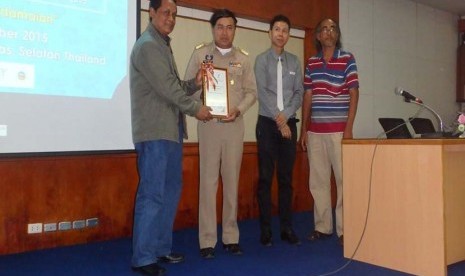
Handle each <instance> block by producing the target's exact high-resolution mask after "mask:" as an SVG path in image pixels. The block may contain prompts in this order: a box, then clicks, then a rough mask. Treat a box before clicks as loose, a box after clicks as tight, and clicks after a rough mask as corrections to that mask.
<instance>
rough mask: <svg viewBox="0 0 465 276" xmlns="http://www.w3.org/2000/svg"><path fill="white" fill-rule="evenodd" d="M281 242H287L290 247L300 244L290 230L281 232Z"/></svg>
mask: <svg viewBox="0 0 465 276" xmlns="http://www.w3.org/2000/svg"><path fill="white" fill-rule="evenodd" d="M281 240H283V241H287V242H288V243H290V244H292V245H299V244H300V240H299V238H298V237H297V236H296V234H295V233H294V230H292V229H288V230H285V231H283V232H281Z"/></svg>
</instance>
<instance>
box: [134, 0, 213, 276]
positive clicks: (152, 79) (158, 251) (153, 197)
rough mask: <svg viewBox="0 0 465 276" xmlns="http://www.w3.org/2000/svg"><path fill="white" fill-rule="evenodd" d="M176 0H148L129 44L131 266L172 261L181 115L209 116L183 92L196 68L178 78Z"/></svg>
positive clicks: (152, 267)
mask: <svg viewBox="0 0 465 276" xmlns="http://www.w3.org/2000/svg"><path fill="white" fill-rule="evenodd" d="M176 14H177V7H176V1H175V0H151V1H150V8H149V15H150V23H149V24H148V26H147V29H146V31H145V32H144V33H143V34H142V35H141V37H140V38H139V39H138V40H137V42H136V44H135V45H134V48H133V51H132V54H131V62H130V87H131V115H132V136H133V142H134V146H135V148H136V152H137V167H138V172H139V186H138V189H137V195H136V202H135V207H134V229H133V255H132V267H133V269H134V270H135V271H137V272H139V273H141V274H144V275H162V274H164V273H165V269H164V268H163V267H161V266H159V265H158V264H157V263H158V262H168V263H177V262H181V261H183V260H184V256H183V255H181V254H176V253H173V252H172V251H171V245H172V229H173V222H174V217H175V215H176V210H177V206H178V201H179V197H180V194H181V187H182V139H183V136H184V135H185V124H184V123H183V121H184V115H183V114H188V115H190V116H195V117H196V118H197V119H199V120H202V121H206V120H210V119H211V117H212V115H211V114H210V112H209V108H208V107H206V106H203V105H202V104H201V103H199V102H197V101H195V100H193V99H191V98H190V97H188V96H187V92H188V91H191V92H192V91H196V90H197V89H199V88H200V85H201V83H202V77H201V73H200V72H197V76H196V77H195V78H193V79H191V80H189V81H185V82H184V81H181V80H180V79H179V74H178V72H177V69H176V64H175V62H174V57H173V53H172V52H171V47H170V45H169V43H170V38H169V36H168V35H169V34H170V33H171V32H172V31H173V29H174V26H175V23H176Z"/></svg>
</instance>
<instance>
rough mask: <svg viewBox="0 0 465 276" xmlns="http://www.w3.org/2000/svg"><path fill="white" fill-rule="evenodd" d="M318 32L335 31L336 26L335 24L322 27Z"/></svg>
mask: <svg viewBox="0 0 465 276" xmlns="http://www.w3.org/2000/svg"><path fill="white" fill-rule="evenodd" d="M319 32H320V33H326V34H328V33H337V32H338V31H337V28H336V27H335V26H331V27H326V26H325V27H323V28H321V29H320V30H319Z"/></svg>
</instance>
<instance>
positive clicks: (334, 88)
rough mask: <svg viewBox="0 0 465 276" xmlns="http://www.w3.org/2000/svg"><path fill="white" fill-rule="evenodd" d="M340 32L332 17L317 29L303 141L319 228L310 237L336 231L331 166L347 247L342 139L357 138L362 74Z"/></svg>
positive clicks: (309, 69) (307, 69) (306, 81)
mask: <svg viewBox="0 0 465 276" xmlns="http://www.w3.org/2000/svg"><path fill="white" fill-rule="evenodd" d="M340 38H341V31H340V28H339V25H338V24H337V23H336V22H335V21H334V20H332V19H324V20H322V21H321V22H320V23H319V24H318V25H317V27H316V29H315V46H316V49H317V50H318V54H317V55H315V56H313V57H311V58H309V59H308V61H307V65H306V67H305V76H304V88H305V94H304V100H303V104H302V131H301V136H300V143H301V145H302V148H303V149H304V150H306V149H307V148H308V151H307V153H308V160H309V167H310V177H309V186H310V192H311V193H312V196H313V199H314V209H313V212H314V223H315V229H314V231H313V232H312V233H310V235H309V236H308V239H309V240H312V241H313V240H318V239H322V238H326V237H329V236H330V235H332V233H333V216H332V208H331V182H330V178H331V168H332V169H333V172H334V176H335V180H336V187H337V202H336V210H335V213H336V233H337V235H338V237H339V241H340V243H341V245H343V241H344V240H343V227H342V156H341V140H342V139H352V136H353V135H352V128H353V124H354V119H355V114H356V111H357V104H358V86H359V85H358V74H357V65H356V63H355V58H354V56H353V55H352V54H351V53H349V52H345V51H343V50H342V49H341V39H340Z"/></svg>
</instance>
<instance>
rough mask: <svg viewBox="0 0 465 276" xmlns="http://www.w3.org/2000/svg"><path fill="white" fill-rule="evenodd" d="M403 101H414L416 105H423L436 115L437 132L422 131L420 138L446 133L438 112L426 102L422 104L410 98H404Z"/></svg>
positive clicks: (441, 135) (438, 136) (436, 136)
mask: <svg viewBox="0 0 465 276" xmlns="http://www.w3.org/2000/svg"><path fill="white" fill-rule="evenodd" d="M405 101H406V102H408V103H414V104H416V105H419V106H421V107H424V108H426V109H428V110H429V111H430V112H431V113H433V114H434V116H435V117H436V119H437V120H438V122H439V132H433V133H423V134H422V135H421V137H422V138H441V137H445V136H446V133H445V131H444V123H443V122H442V119H441V116H439V114H438V113H437V112H436V111H434V110H433V109H432V108H431V107H429V106H427V105H426V104H424V103H422V102H417V101H412V100H407V99H405Z"/></svg>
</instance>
